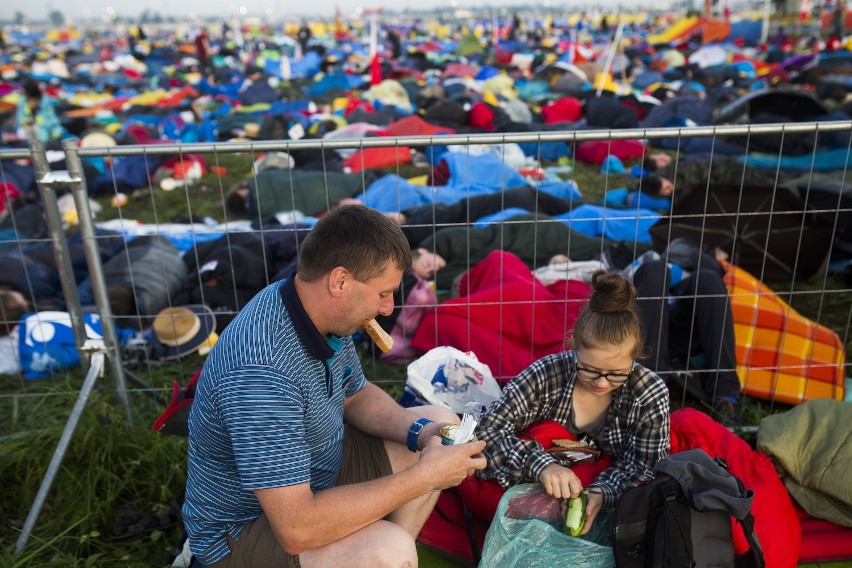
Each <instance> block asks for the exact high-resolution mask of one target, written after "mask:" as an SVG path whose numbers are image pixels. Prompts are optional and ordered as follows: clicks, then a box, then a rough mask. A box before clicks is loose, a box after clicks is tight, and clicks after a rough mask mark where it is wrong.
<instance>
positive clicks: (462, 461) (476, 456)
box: [415, 437, 486, 489]
mask: <svg viewBox="0 0 852 568" xmlns="http://www.w3.org/2000/svg"><path fill="white" fill-rule="evenodd" d="M484 449H485V442H484V441H483V440H477V441H476V442H470V443H467V444H457V445H455V446H444V445H442V444H441V440H440V439H438V438H435V437H430V438H428V442H427V443H426V446H425V447H424V448H423V453H422V455H421V456H420V461H419V462H418V463H417V465H416V466H415V467H417V468H422V469H423V471H426V472H428V473H427V474H426V475H428V477H429V480H430V482H431V485H432V488H433V489H448V488H450V487H455V486H456V485H458V484H459V483H461V482H462V481H463V480H464V478H466V477H467V476H469V475H471V474H473V472H475V471H476V470H478V469H483V468H485V465H486V460H485V456H483V455H482V450H484Z"/></svg>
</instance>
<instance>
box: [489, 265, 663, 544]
mask: <svg viewBox="0 0 852 568" xmlns="http://www.w3.org/2000/svg"><path fill="white" fill-rule="evenodd" d="M591 283H592V288H593V292H592V295H591V297H590V299H589V302H588V304H587V305H586V306H585V307H584V308H583V310H582V311H581V312H580V315H579V317H578V318H577V322H576V324H575V325H574V330H573V333H572V334H571V338H570V343H571V346H572V347H573V349H571V350H566V351H561V352H559V353H554V354H553V355H548V356H546V357H543V358H542V359H539V360H538V361H536V362H535V363H533V364H532V365H530V366H529V367H528V368H527V369H525V370H524V371H523V372H521V373H520V374H519V375H518V376H517V377H516V378H515V379H513V380H512V381H511V382H510V383H509V384H508V385H506V387H505V389H504V390H503V396H502V397H501V398H500V399H499V400H497V401H495V402H494V403H493V404H492V405H491V406H490V407H489V409H488V410H487V412H486V413H485V414H484V415H483V417H482V420H481V421H480V424H479V427H478V428H477V432H476V433H477V436H478V437H479V439H480V440H485V442H486V446H485V451H484V453H485V456H486V458H487V460H488V465H487V467H486V469H485V470H483V471H480V472H479V474H478V475H479V476H480V477H481V478H483V479H493V480H496V481H497V482H498V483H499V484H500V485H501V486H502V487H503V488H504V489H505V488H508V487H510V486H512V485H517V484H519V483H535V482H538V483H541V484H542V485H543V486H544V489H545V490H546V491H547V493H548V494H549V495H551V496H553V497H556V498H560V499H567V498H569V497H576V496H577V495H579V494H580V492H581V491H582V490H583V489H588V490H589V500H588V505H587V508H586V518H587V520H586V524H585V527H584V529H583V533H582V534H586V533H587V532H588V531H589V529H590V527H591V526H592V524H593V523H594V520H595V518H596V517H597V515H598V512H599V511H600V510H601V508H608V507H612V506H614V505H615V503H616V501H617V499H618V498H619V497H620V496H621V494H622V493H623V492H624V490H626V489H628V488H630V487H633V486H636V485H639V484H641V483H644V482H647V481H648V480H650V479H651V478H652V477H653V473H652V470H653V468H654V466H656V465H657V462H659V461H660V460H662V459H663V458H665V457H667V456H668V451H669V395H668V390H667V388H666V385H665V384H664V383H663V381H662V379H661V378H660V377H658V376H657V375H656V374H655V373H654V372H653V371H650V370H648V369H646V368H645V367H643V366H642V365H641V364H639V363H638V362H637V359H638V358H640V357H641V353H640V349H641V346H642V329H641V326H640V324H639V318H638V317H637V315H636V311H635V304H636V289H635V288H634V287H633V284H631V283H630V281H629V280H628V279H627V278H626V277H625V276H624V275H623V274H620V273H607V272H604V271H598V272H596V273H594V275H593V276H592V282H591ZM548 421H552V422H555V423H556V424H557V425H559V426H561V427H564V428H565V429H567V430H568V431H569V432H570V433H571V434H572V435H573V437H575V438H576V439H577V440H579V441H584V442H586V443H588V444H590V445H592V446H593V447H595V448H597V449H598V450H600V451H601V452H602V454H603V455H604V456H608V457H609V458H610V459H611V465H610V466H609V467H608V468H606V469H604V470H603V471H601V472H600V473H598V474H597V476H596V477H594V480H593V481H592V482H591V483H589V484H588V486H587V487H585V488H584V487H583V483H582V482H581V481H580V479H579V478H578V477H577V475H576V474H575V473H574V472H573V471H572V470H571V469H570V462H567V461H565V462H563V461H560V458H559V456H558V455H554V454H553V453H548V452H547V451H545V447H544V446H542V445H541V444H540V443H539V442H537V441H535V440H533V439H530V438H529V437H528V436H525V435H523V434H522V433H523V432H525V431H526V430H527V429H528V428H529V427H530V426H534V425H536V424H539V423H543V422H548Z"/></svg>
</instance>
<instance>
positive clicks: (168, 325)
mask: <svg viewBox="0 0 852 568" xmlns="http://www.w3.org/2000/svg"><path fill="white" fill-rule="evenodd" d="M152 331H153V333H152V334H151V338H150V340H149V342H150V345H151V349H152V352H153V353H155V354H157V355H158V356H159V357H160V358H161V359H176V358H178V357H182V356H183V355H188V354H190V353H193V352H194V351H196V350H198V349H199V348H200V347H202V346H204V345H205V344H206V343H208V340H209V339H211V336H215V335H216V316H215V315H214V314H213V310H211V309H210V308H208V307H207V306H204V305H202V304H193V305H189V306H180V307H173V308H166V309H164V310H162V311H161V312H160V313H158V314H157V316H156V317H155V318H154V325H153V327H152Z"/></svg>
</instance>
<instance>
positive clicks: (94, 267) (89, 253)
mask: <svg viewBox="0 0 852 568" xmlns="http://www.w3.org/2000/svg"><path fill="white" fill-rule="evenodd" d="M62 148H63V149H64V150H65V162H66V164H67V165H68V174H69V175H70V176H71V192H72V194H73V195H74V203H75V205H76V206H77V215H78V217H79V219H80V235H81V236H82V237H83V251H84V252H85V254H86V265H87V266H88V267H89V278H90V279H91V282H92V294H93V295H94V297H95V305H96V306H97V308H98V314H99V315H100V317H101V327H102V328H103V333H104V343H105V346H106V354H107V360H108V361H109V364H110V368H111V371H112V376H113V379H114V380H115V392H116V395H117V396H118V399H119V400H120V401H121V404H122V405H123V406H124V412H125V414H126V416H127V421H128V422H129V423H130V424H133V413H132V412H131V409H130V400H129V398H128V397H127V383H126V382H125V380H124V369H123V368H122V367H121V353H120V352H119V349H118V334H117V333H116V332H115V318H113V316H112V310H111V309H110V306H109V297H108V296H107V287H106V282H105V281H104V272H103V267H102V265H101V257H100V252H99V250H98V244H97V242H96V240H95V224H94V221H93V217H92V210H91V208H90V207H89V194H88V192H87V191H86V178H85V176H84V174H83V164H82V162H81V161H80V156H79V155H78V154H77V145H76V142H75V141H74V140H65V141H64V142H63V143H62Z"/></svg>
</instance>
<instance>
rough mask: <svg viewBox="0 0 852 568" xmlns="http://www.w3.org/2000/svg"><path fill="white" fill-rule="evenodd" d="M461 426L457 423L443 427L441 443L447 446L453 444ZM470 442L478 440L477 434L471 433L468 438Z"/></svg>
mask: <svg viewBox="0 0 852 568" xmlns="http://www.w3.org/2000/svg"><path fill="white" fill-rule="evenodd" d="M458 429H459V427H458V426H456V425H455V424H449V425H447V426H444V427H443V428H441V443H442V444H444V445H445V446H452V445H453V443H455V441H456V432H457V431H458ZM467 441H468V442H475V441H476V434H473V433H471V435H470V438H468V440H467Z"/></svg>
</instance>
